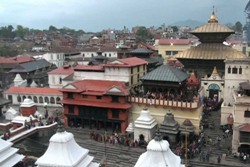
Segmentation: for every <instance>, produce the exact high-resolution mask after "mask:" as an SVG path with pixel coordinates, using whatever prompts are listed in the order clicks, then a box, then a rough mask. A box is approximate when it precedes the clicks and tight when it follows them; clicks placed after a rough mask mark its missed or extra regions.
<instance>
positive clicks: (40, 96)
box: [4, 87, 62, 107]
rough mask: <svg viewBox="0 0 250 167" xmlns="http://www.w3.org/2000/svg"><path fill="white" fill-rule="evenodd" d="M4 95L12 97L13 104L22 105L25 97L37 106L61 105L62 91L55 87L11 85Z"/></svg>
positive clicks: (8, 97)
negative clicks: (45, 104)
mask: <svg viewBox="0 0 250 167" xmlns="http://www.w3.org/2000/svg"><path fill="white" fill-rule="evenodd" d="M4 97H5V98H7V99H10V100H11V101H12V104H13V105H18V106H19V105H20V104H21V103H22V102H23V101H24V99H26V98H29V99H31V100H33V101H34V103H35V105H36V106H42V107H43V106H44V103H47V104H48V107H61V105H60V104H58V102H59V101H61V100H62V92H61V91H60V90H59V89H55V88H32V87H10V88H9V89H8V90H6V91H5V92H4Z"/></svg>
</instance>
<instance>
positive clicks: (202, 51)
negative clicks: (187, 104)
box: [176, 11, 246, 78]
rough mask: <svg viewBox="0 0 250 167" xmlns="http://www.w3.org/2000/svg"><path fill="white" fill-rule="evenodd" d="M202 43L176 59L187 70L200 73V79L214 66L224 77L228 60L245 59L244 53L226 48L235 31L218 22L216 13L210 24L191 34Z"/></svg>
mask: <svg viewBox="0 0 250 167" xmlns="http://www.w3.org/2000/svg"><path fill="white" fill-rule="evenodd" d="M190 33H191V34H193V35H194V36H196V37H197V38H199V41H200V42H201V43H200V44H199V45H198V46H196V47H192V48H190V49H188V50H186V51H183V52H181V53H178V54H176V58H177V59H178V60H179V61H180V62H181V63H182V64H183V65H184V67H185V69H187V70H188V71H190V72H192V71H193V70H194V71H195V72H198V73H197V74H198V76H199V77H198V78H200V77H204V76H205V75H206V74H209V75H210V72H211V70H212V69H213V68H214V66H216V67H217V69H218V70H219V71H220V72H221V73H222V74H221V75H224V71H225V63H224V60H225V59H227V58H236V59H237V58H244V57H246V55H244V54H243V53H241V52H239V51H237V50H235V49H233V48H231V47H230V46H226V45H224V44H223V42H224V41H225V40H226V38H227V37H229V36H230V35H231V34H234V31H233V30H231V29H229V28H228V27H226V26H224V25H221V24H220V23H219V22H218V19H217V16H216V15H215V12H214V11H213V12H212V15H211V17H210V19H209V20H208V22H207V23H206V24H204V25H202V26H200V27H198V28H196V29H194V30H192V31H191V32H190Z"/></svg>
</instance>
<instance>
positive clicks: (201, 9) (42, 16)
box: [0, 0, 249, 32]
mask: <svg viewBox="0 0 250 167" xmlns="http://www.w3.org/2000/svg"><path fill="white" fill-rule="evenodd" d="M248 1H249V0H0V23H5V24H6V23H7V24H14V25H23V26H25V27H29V28H38V29H48V27H49V26H50V25H54V26H56V27H57V28H62V27H64V26H66V27H69V28H74V29H82V30H84V31H93V32H94V31H100V30H102V29H107V28H112V29H113V28H114V29H122V28H123V26H126V27H129V28H131V27H133V26H146V27H149V26H156V27H158V26H160V25H161V24H163V23H165V24H166V25H168V24H171V23H174V22H177V21H184V20H188V19H192V20H197V21H201V22H206V21H207V20H208V18H209V16H210V15H211V11H212V8H213V5H214V6H215V9H216V11H217V16H218V18H219V21H220V23H223V24H224V23H235V22H236V21H241V22H242V23H243V24H245V13H244V9H245V6H246V4H247V2H248Z"/></svg>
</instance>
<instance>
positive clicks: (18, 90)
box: [5, 87, 62, 96]
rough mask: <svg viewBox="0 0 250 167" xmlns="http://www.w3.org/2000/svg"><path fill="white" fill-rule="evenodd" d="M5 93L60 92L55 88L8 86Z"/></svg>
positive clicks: (46, 93)
mask: <svg viewBox="0 0 250 167" xmlns="http://www.w3.org/2000/svg"><path fill="white" fill-rule="evenodd" d="M5 93H9V94H24V95H58V96H61V95H62V92H61V91H60V90H59V89H56V88H31V87H10V88H9V89H8V90H6V91H5Z"/></svg>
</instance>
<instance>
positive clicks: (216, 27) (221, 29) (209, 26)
mask: <svg viewBox="0 0 250 167" xmlns="http://www.w3.org/2000/svg"><path fill="white" fill-rule="evenodd" d="M190 33H191V34H196V33H234V31H233V30H231V29H230V28H228V27H226V26H224V25H222V24H220V23H216V22H210V23H206V24H204V25H202V26H200V27H198V28H196V29H194V30H193V31H190Z"/></svg>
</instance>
